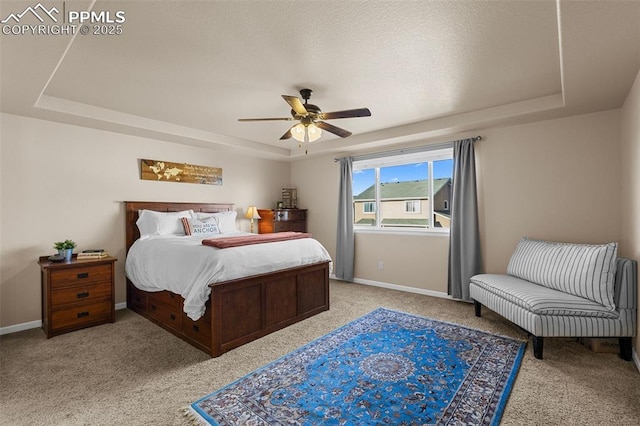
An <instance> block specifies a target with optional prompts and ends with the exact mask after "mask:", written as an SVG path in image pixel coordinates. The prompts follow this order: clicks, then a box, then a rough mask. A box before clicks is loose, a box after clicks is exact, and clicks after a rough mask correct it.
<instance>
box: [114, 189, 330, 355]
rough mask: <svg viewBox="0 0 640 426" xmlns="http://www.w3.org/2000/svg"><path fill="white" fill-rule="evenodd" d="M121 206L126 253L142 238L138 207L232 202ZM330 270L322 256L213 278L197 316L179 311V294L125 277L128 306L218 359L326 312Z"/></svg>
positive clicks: (210, 206)
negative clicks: (144, 287) (242, 274)
mask: <svg viewBox="0 0 640 426" xmlns="http://www.w3.org/2000/svg"><path fill="white" fill-rule="evenodd" d="M125 210H126V249H127V253H129V250H130V249H131V247H132V246H133V244H134V243H135V242H136V240H138V239H139V238H140V233H139V230H138V227H137V225H136V221H137V220H138V212H139V211H142V210H152V211H157V212H179V211H184V210H193V211H194V212H201V213H218V212H225V211H233V204H220V203H173V202H147V201H127V202H125ZM262 245H263V246H266V245H267V244H262ZM212 250H213V249H212ZM224 250H226V249H224ZM329 268H330V260H323V261H319V262H316V263H311V264H305V265H302V266H296V267H289V268H285V269H282V270H277V271H274V272H268V273H261V274H257V275H251V276H246V277H241V278H236V279H231V280H226V281H222V282H212V283H210V284H209V285H208V287H210V288H211V294H210V296H209V298H208V300H207V301H206V303H205V306H204V309H205V310H204V314H203V315H202V316H201V317H200V318H198V319H197V320H194V319H192V318H190V317H189V316H188V315H187V314H186V313H185V312H184V311H183V304H184V302H185V299H184V298H183V297H182V296H181V295H180V294H176V293H174V292H171V291H168V290H162V291H144V290H141V289H140V288H138V287H136V285H134V283H133V282H132V281H131V280H130V279H129V277H127V307H128V308H129V309H131V310H133V311H134V312H137V313H138V314H140V315H142V316H143V317H145V318H147V319H149V320H150V321H152V322H154V323H155V324H157V325H159V326H160V327H162V328H164V329H165V330H167V331H169V332H170V333H172V334H174V335H176V336H178V337H180V338H181V339H183V340H185V341H187V342H188V343H190V344H191V345H193V346H195V347H196V348H198V349H200V350H202V351H204V352H206V353H207V354H209V355H211V356H212V357H217V356H220V355H222V354H223V353H225V352H227V351H229V350H231V349H234V348H237V347H238V346H241V345H244V344H246V343H248V342H251V341H253V340H255V339H258V338H260V337H263V336H265V335H267V334H269V333H272V332H274V331H277V330H279V329H282V328H284V327H287V326H289V325H292V324H295V323H297V322H299V321H302V320H304V319H306V318H309V317H311V316H313V315H316V314H318V313H320V312H323V311H326V310H328V309H329ZM214 281H215V280H214ZM192 316H193V315H192Z"/></svg>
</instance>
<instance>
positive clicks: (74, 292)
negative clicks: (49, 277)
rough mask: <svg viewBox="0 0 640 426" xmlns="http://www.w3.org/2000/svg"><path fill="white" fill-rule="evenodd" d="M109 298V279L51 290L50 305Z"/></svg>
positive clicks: (55, 305)
mask: <svg viewBox="0 0 640 426" xmlns="http://www.w3.org/2000/svg"><path fill="white" fill-rule="evenodd" d="M110 298H111V281H104V282H101V283H96V284H90V285H78V286H73V287H65V288H60V289H55V290H52V292H51V305H52V307H53V308H54V309H55V308H56V307H58V306H60V305H67V304H71V303H92V302H96V301H99V300H102V299H110Z"/></svg>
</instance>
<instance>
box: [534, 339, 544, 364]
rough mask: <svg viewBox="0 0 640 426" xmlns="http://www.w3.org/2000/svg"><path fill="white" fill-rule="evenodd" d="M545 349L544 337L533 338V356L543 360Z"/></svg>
mask: <svg viewBox="0 0 640 426" xmlns="http://www.w3.org/2000/svg"><path fill="white" fill-rule="evenodd" d="M543 348H544V337H539V336H533V356H534V357H536V358H537V359H542V349H543Z"/></svg>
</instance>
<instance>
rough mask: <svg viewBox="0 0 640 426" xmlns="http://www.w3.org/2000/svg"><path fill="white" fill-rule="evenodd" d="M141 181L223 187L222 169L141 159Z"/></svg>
mask: <svg viewBox="0 0 640 426" xmlns="http://www.w3.org/2000/svg"><path fill="white" fill-rule="evenodd" d="M140 179H144V180H156V181H165V182H183V183H199V184H204V185H222V169H221V168H220V167H209V166H196V165H193V164H186V163H172V162H170V161H158V160H146V159H140Z"/></svg>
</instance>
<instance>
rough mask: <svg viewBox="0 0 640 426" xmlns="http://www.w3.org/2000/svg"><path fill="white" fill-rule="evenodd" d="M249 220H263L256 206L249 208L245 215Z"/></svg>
mask: <svg viewBox="0 0 640 426" xmlns="http://www.w3.org/2000/svg"><path fill="white" fill-rule="evenodd" d="M244 217H246V218H247V219H262V218H261V217H260V215H259V214H258V209H257V208H256V206H249V207H248V208H247V214H245V215H244Z"/></svg>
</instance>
